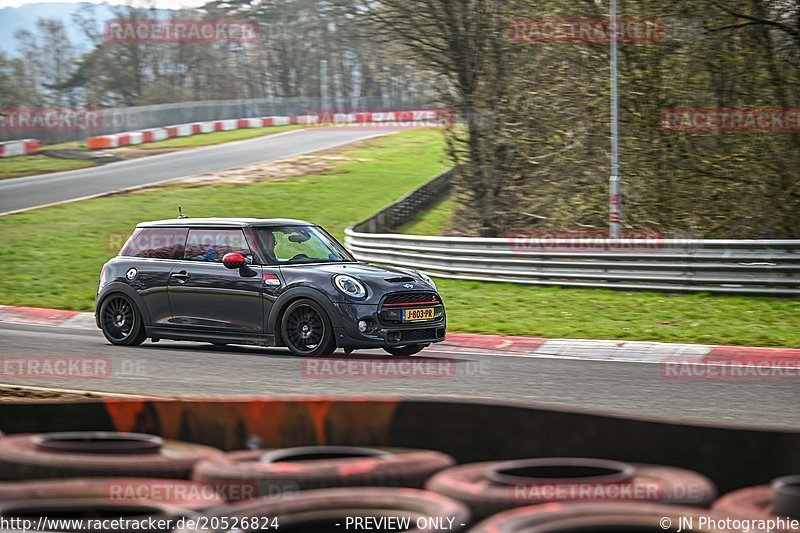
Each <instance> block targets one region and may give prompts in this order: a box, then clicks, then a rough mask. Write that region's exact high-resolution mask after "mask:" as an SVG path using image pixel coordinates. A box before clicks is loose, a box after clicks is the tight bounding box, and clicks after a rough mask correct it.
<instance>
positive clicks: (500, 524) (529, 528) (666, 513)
mask: <svg viewBox="0 0 800 533" xmlns="http://www.w3.org/2000/svg"><path fill="white" fill-rule="evenodd" d="M701 517H708V518H710V519H711V520H709V522H713V524H714V525H707V526H705V527H703V526H701V525H700V520H701ZM725 518H726V517H725V516H724V515H720V514H719V513H714V512H710V513H709V512H708V511H707V510H705V509H698V508H696V507H688V506H671V505H658V504H652V503H640V502H639V503H630V502H614V503H548V504H547V505H533V506H530V507H522V508H519V509H514V510H512V511H505V512H502V513H499V514H496V515H493V516H491V517H490V518H487V519H486V520H484V521H483V522H480V523H479V524H477V525H476V526H474V527H473V528H472V529H470V530H469V531H470V533H543V532H547V533H568V532H572V531H664V532H667V533H675V532H676V531H678V530H679V529H680V528H681V527H682V524H684V523H685V525H683V529H681V531H685V532H686V533H692V532H698V533H700V532H702V533H734V532H736V531H741V530H740V529H728V528H727V527H726V521H725ZM689 524H693V525H694V527H693V526H692V525H689ZM687 525H688V527H686V526H687Z"/></svg>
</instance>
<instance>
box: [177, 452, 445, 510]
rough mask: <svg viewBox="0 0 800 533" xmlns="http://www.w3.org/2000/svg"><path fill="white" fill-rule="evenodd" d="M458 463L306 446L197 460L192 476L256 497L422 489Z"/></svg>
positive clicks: (421, 455)
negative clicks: (334, 490)
mask: <svg viewBox="0 0 800 533" xmlns="http://www.w3.org/2000/svg"><path fill="white" fill-rule="evenodd" d="M454 464H455V460H454V459H453V458H452V457H450V456H449V455H446V454H444V453H441V452H437V451H433V450H416V449H403V448H377V449H374V448H359V447H352V446H307V447H305V446H304V447H298V448H283V449H272V450H248V451H238V452H229V453H226V454H225V455H223V456H218V457H214V458H212V459H208V460H205V461H201V462H199V463H198V464H197V465H196V466H195V469H194V474H193V476H192V478H193V479H194V480H195V481H199V482H202V483H205V484H208V485H212V486H216V485H217V484H220V483H222V484H223V485H224V484H231V483H233V484H235V485H241V486H244V487H245V488H247V489H248V491H250V492H251V493H250V494H247V496H249V497H250V498H255V497H264V496H274V495H277V494H283V493H287V492H293V491H297V490H312V489H324V488H335V487H361V486H363V487H381V486H382V487H411V488H420V489H421V488H422V487H423V486H424V485H425V482H426V481H427V480H428V479H429V478H430V477H431V476H433V475H434V474H436V473H437V472H440V471H442V470H444V469H445V468H449V467H451V466H453V465H454ZM254 490H257V491H258V492H257V493H252V491H254ZM243 496H244V495H243Z"/></svg>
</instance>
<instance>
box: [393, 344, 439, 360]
mask: <svg viewBox="0 0 800 533" xmlns="http://www.w3.org/2000/svg"><path fill="white" fill-rule="evenodd" d="M427 347H428V345H427V344H406V345H403V346H384V347H383V349H384V350H385V351H386V352H388V353H390V354H392V355H397V356H405V357H408V356H410V355H416V354H418V353H419V352H421V351H422V350H424V349H425V348H427Z"/></svg>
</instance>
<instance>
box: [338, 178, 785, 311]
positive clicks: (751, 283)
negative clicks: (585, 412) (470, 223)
mask: <svg viewBox="0 0 800 533" xmlns="http://www.w3.org/2000/svg"><path fill="white" fill-rule="evenodd" d="M451 175H452V171H448V172H445V173H444V174H442V175H440V176H438V177H436V178H434V179H433V180H432V181H430V182H428V183H426V184H425V185H423V186H421V187H419V188H418V189H416V190H414V191H412V192H411V193H409V194H407V195H406V196H404V197H403V198H401V199H400V200H398V201H397V202H395V203H393V204H392V205H390V206H388V207H386V208H384V209H382V210H381V211H379V212H378V213H375V214H374V215H372V216H371V217H370V218H368V219H367V220H365V221H363V222H361V223H359V224H356V225H355V226H352V227H349V228H347V229H346V230H345V245H346V246H347V248H348V249H349V250H350V251H351V252H352V253H353V255H354V256H355V257H356V258H357V259H359V260H362V261H370V262H374V263H381V264H384V265H393V266H400V267H408V268H414V269H418V270H421V271H423V272H426V273H428V274H430V275H432V276H438V277H442V278H454V279H470V280H478V281H506V282H511V283H523V284H529V285H561V286H566V287H604V288H611V289H626V290H630V289H645V290H665V291H684V292H718V293H738V294H765V295H774V296H798V295H800V240H712V239H628V240H625V241H615V240H611V239H593V240H592V243H591V249H589V250H586V249H581V250H575V251H569V246H571V245H573V244H574V243H573V242H572V241H569V240H567V239H538V240H536V242H535V245H533V246H524V245H523V246H519V243H516V242H514V240H513V239H512V238H510V237H509V238H478V237H445V236H419V235H400V234H395V233H389V232H390V231H391V230H392V229H393V228H395V227H397V226H398V225H399V224H402V223H403V222H406V221H407V220H408V219H410V218H411V217H412V216H413V215H414V213H416V212H418V210H419V209H420V208H422V207H424V206H425V205H428V204H430V203H432V202H433V201H435V200H436V199H437V197H439V196H441V195H442V194H444V193H445V192H446V191H447V190H448V188H449V186H450V181H451ZM523 244H524V243H523Z"/></svg>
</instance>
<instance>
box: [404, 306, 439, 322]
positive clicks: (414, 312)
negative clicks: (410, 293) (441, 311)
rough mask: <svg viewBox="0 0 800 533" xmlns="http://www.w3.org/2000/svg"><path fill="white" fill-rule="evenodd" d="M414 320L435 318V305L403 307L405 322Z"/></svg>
mask: <svg viewBox="0 0 800 533" xmlns="http://www.w3.org/2000/svg"><path fill="white" fill-rule="evenodd" d="M414 320H433V307H423V308H422V309H403V322H413V321H414Z"/></svg>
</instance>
